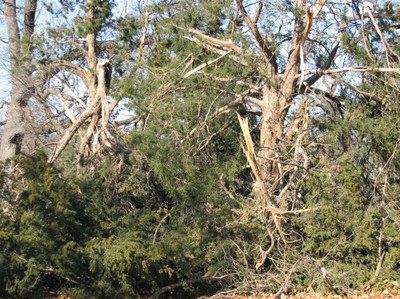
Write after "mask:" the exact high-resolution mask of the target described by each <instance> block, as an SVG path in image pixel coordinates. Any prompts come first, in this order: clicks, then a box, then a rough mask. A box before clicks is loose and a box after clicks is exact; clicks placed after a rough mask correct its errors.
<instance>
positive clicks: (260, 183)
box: [237, 113, 287, 243]
mask: <svg viewBox="0 0 400 299" xmlns="http://www.w3.org/2000/svg"><path fill="white" fill-rule="evenodd" d="M237 116H238V119H239V123H240V127H241V129H242V132H243V136H244V139H245V144H246V146H245V145H244V144H243V143H242V144H241V146H242V149H243V152H244V154H245V155H246V158H247V162H248V163H249V164H250V168H251V170H252V172H253V174H254V176H255V178H256V182H255V184H256V185H257V189H258V190H259V193H260V194H259V196H261V197H263V198H265V201H266V203H267V206H268V207H269V208H270V209H271V210H270V212H271V215H272V219H273V222H274V224H275V227H276V229H277V230H278V232H279V235H280V237H281V239H282V241H284V242H285V243H287V241H286V237H285V233H284V231H283V229H282V227H281V223H280V221H281V219H280V218H278V217H277V213H276V211H278V210H279V209H278V208H275V205H274V204H273V202H272V198H271V195H270V194H269V192H268V190H267V188H266V186H265V183H264V178H263V175H262V172H261V170H260V166H259V164H258V161H257V156H256V153H255V151H254V144H253V140H252V138H251V135H250V130H249V124H248V119H247V118H245V119H242V117H241V116H240V115H239V113H237ZM275 209H277V210H275ZM279 211H280V210H279Z"/></svg>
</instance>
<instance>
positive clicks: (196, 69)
mask: <svg viewBox="0 0 400 299" xmlns="http://www.w3.org/2000/svg"><path fill="white" fill-rule="evenodd" d="M231 52H232V51H228V52H226V53H224V54H222V55H221V56H219V57H217V58H215V59H213V60H210V61H206V62H204V63H202V64H200V65H199V66H198V67H196V68H194V69H193V70H190V71H189V72H187V73H186V74H184V75H183V78H185V79H186V78H188V77H190V76H191V75H193V74H195V73H197V72H199V71H200V70H202V69H203V68H205V67H207V66H209V65H211V64H213V63H215V62H217V61H218V60H220V59H222V58H224V57H225V56H226V55H228V54H230V53H231Z"/></svg>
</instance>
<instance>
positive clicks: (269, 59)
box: [236, 0, 278, 72]
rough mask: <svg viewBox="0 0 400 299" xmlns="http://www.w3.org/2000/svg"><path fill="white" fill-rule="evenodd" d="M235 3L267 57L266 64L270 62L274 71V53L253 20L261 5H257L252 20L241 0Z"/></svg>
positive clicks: (275, 67) (275, 68)
mask: <svg viewBox="0 0 400 299" xmlns="http://www.w3.org/2000/svg"><path fill="white" fill-rule="evenodd" d="M236 3H237V5H238V7H239V10H240V12H241V14H242V16H243V18H244V20H245V21H246V24H247V26H249V28H250V30H251V32H252V33H253V36H254V38H255V39H256V41H257V44H258V46H259V47H260V49H261V50H262V51H263V53H264V55H265V57H266V58H267V62H268V64H270V65H271V66H272V68H273V71H274V72H276V71H277V70H278V64H277V62H276V56H275V53H274V52H273V51H272V50H271V49H270V48H269V46H268V45H267V43H266V42H265V40H264V38H263V36H262V35H261V33H260V31H259V30H258V26H257V24H256V22H254V21H255V20H258V17H257V15H259V14H260V10H261V9H262V5H261V7H260V6H259V8H258V11H257V12H256V16H255V18H254V20H252V19H251V18H250V17H249V15H248V14H247V11H246V9H245V8H244V7H243V0H236Z"/></svg>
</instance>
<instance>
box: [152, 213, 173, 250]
mask: <svg viewBox="0 0 400 299" xmlns="http://www.w3.org/2000/svg"><path fill="white" fill-rule="evenodd" d="M169 216H171V214H170V213H168V214H166V215H164V217H163V218H161V220H160V222H159V223H158V225H157V227H156V230H155V231H154V234H153V244H155V243H156V240H157V235H158V231H159V230H160V228H161V225H162V223H163V222H164V221H165V219H167V218H168V217H169Z"/></svg>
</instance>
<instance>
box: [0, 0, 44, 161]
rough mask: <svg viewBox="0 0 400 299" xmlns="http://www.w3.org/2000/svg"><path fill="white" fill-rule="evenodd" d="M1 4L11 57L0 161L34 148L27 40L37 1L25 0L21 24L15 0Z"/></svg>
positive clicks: (33, 24)
mask: <svg viewBox="0 0 400 299" xmlns="http://www.w3.org/2000/svg"><path fill="white" fill-rule="evenodd" d="M3 5H4V8H3V13H4V17H5V20H6V25H7V33H8V49H9V53H10V58H11V101H10V105H9V107H8V112H7V122H6V124H5V126H4V132H3V134H2V136H1V141H0V160H4V159H7V158H9V157H12V156H13V155H15V154H18V153H20V152H30V151H32V150H33V148H34V138H33V135H32V130H31V128H30V118H31V115H30V109H29V99H30V97H31V96H32V91H33V86H32V85H31V81H30V80H29V78H30V76H31V73H32V69H31V65H30V55H31V52H30V51H31V48H30V39H31V36H32V34H33V32H34V29H35V14H36V8H37V1H36V0H26V1H25V4H24V8H23V24H22V26H19V24H18V20H17V7H16V3H15V0H5V1H4V4H3Z"/></svg>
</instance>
